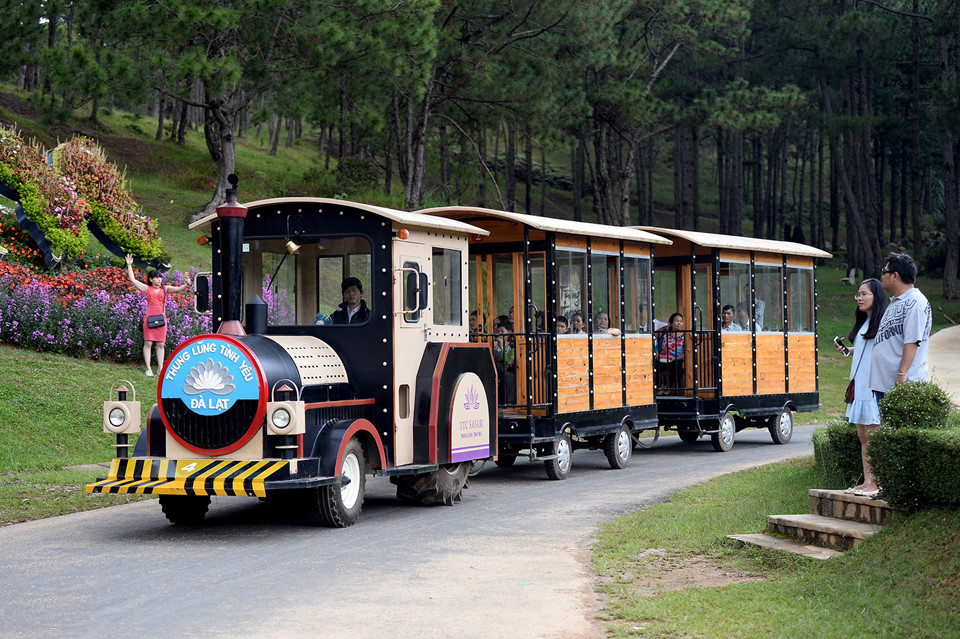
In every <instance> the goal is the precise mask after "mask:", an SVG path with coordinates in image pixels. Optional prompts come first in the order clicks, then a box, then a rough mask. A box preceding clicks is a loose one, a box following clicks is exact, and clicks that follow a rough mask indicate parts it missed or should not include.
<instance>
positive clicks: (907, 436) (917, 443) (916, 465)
mask: <svg viewBox="0 0 960 639" xmlns="http://www.w3.org/2000/svg"><path fill="white" fill-rule="evenodd" d="M867 451H868V453H869V454H870V464H871V467H872V468H873V472H874V474H876V476H877V481H878V483H879V484H880V485H881V486H883V495H884V498H885V499H886V500H887V501H888V502H890V504H891V505H893V506H895V507H897V508H903V509H907V510H916V509H919V508H927V507H931V506H945V507H953V508H956V507H958V506H960V430H955V429H950V430H929V429H921V428H890V427H887V426H884V427H881V428H879V429H877V431H876V432H874V434H873V435H871V436H870V443H869V445H868V448H867Z"/></svg>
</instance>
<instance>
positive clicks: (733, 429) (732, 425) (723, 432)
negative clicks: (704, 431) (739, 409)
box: [710, 411, 737, 453]
mask: <svg viewBox="0 0 960 639" xmlns="http://www.w3.org/2000/svg"><path fill="white" fill-rule="evenodd" d="M718 426H719V432H716V433H711V434H710V442H711V443H712V444H713V449H714V450H715V451H717V452H718V453H725V452H727V451H729V450H730V449H731V448H733V440H734V438H735V437H736V435H737V422H736V420H735V419H734V418H733V413H731V412H730V411H727V412H725V413H724V414H723V415H721V416H720V423H719V425H718Z"/></svg>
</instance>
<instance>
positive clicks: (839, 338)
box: [833, 337, 850, 357]
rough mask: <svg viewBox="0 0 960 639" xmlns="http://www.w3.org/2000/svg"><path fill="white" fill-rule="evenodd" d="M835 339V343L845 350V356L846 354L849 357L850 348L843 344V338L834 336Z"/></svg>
mask: <svg viewBox="0 0 960 639" xmlns="http://www.w3.org/2000/svg"><path fill="white" fill-rule="evenodd" d="M833 341H834V343H835V344H836V345H837V346H839V347H840V350H842V351H843V356H844V357H849V356H850V349H849V348H847V347H846V346H844V345H843V338H842V337H834V338H833Z"/></svg>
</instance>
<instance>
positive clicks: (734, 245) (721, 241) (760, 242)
mask: <svg viewBox="0 0 960 639" xmlns="http://www.w3.org/2000/svg"><path fill="white" fill-rule="evenodd" d="M631 228H635V229H641V230H644V231H650V232H652V233H661V234H663V235H667V236H670V237H676V238H679V239H682V240H687V241H688V242H691V243H693V244H696V245H698V246H703V247H706V248H721V249H735V250H740V251H759V252H763V253H785V254H787V255H802V256H804V257H823V258H829V257H833V256H832V255H831V254H830V253H827V252H826V251H822V250H820V249H818V248H814V247H812V246H807V245H806V244H799V243H797V242H783V241H780V240H766V239H762V238H755V237H741V236H738V235H721V234H719V233H703V232H701V231H686V230H682V229H665V228H659V227H654V226H634V227H631Z"/></svg>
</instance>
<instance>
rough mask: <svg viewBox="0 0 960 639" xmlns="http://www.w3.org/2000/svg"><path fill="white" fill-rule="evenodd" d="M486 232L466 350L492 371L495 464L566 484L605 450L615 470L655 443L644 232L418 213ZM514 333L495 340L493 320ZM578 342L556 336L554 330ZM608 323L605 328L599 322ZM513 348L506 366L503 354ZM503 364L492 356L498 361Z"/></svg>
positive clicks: (482, 212) (458, 211)
mask: <svg viewBox="0 0 960 639" xmlns="http://www.w3.org/2000/svg"><path fill="white" fill-rule="evenodd" d="M421 212H422V213H426V214H429V215H432V216H436V217H439V218H443V219H452V220H459V221H461V222H465V223H468V224H470V225H472V226H477V227H480V228H482V229H484V231H486V233H485V234H483V235H475V236H473V237H471V238H470V285H471V287H472V290H471V294H470V309H471V311H472V312H476V313H477V316H478V324H479V327H478V330H477V332H476V333H475V334H474V335H473V339H475V340H477V341H482V342H485V343H489V344H491V346H492V347H493V348H494V359H495V361H497V365H498V372H499V379H500V386H499V392H498V427H499V449H498V455H499V457H498V459H497V464H498V465H500V466H508V465H511V464H513V463H514V462H515V460H516V459H517V458H518V457H527V458H528V459H529V460H530V461H542V462H543V463H544V465H545V468H546V472H547V475H548V476H549V477H550V478H551V479H564V478H565V477H567V475H568V473H569V472H570V467H571V463H572V453H573V451H574V450H575V449H578V448H588V449H603V450H604V452H605V454H606V456H607V459H608V461H609V464H610V466H611V467H613V468H623V467H624V466H626V465H627V464H628V463H629V462H630V458H631V455H632V451H633V447H634V444H639V445H647V446H648V445H650V444H651V443H652V441H653V439H654V438H655V437H656V435H657V434H658V432H659V431H658V430H657V412H656V411H657V404H656V401H655V400H654V363H653V352H652V344H653V338H652V327H651V325H650V317H649V309H650V307H651V290H650V272H651V255H652V248H653V247H654V246H656V247H657V250H659V249H660V247H666V246H668V245H669V244H670V241H669V240H667V239H664V238H663V237H660V236H658V235H656V234H652V233H650V232H647V231H643V230H638V229H631V228H624V227H617V226H608V225H600V224H589V223H581V222H571V221H566V220H560V219H554V218H547V217H538V216H531V215H524V214H521V213H511V212H505V211H496V210H491V209H484V208H473V207H441V208H435V209H428V210H425V211H421ZM511 309H512V311H513V328H512V330H509V331H506V332H501V333H497V332H496V331H494V330H493V323H494V321H495V319H496V318H497V317H498V316H501V315H506V316H508V317H509V315H510V310H511ZM577 313H579V314H581V315H582V316H583V319H584V322H583V332H582V333H567V334H561V333H560V332H559V331H558V319H559V318H565V319H566V321H567V324H568V326H570V327H572V326H573V320H574V315H575V314H577ZM604 315H605V317H606V318H607V319H606V321H608V323H609V328H605V327H603V326H602V325H601V323H600V322H598V318H601V319H602V318H603V316H604ZM510 348H512V351H513V356H512V358H509V357H504V356H503V355H502V353H503V352H504V351H506V350H508V349H510ZM498 354H499V355H498Z"/></svg>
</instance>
